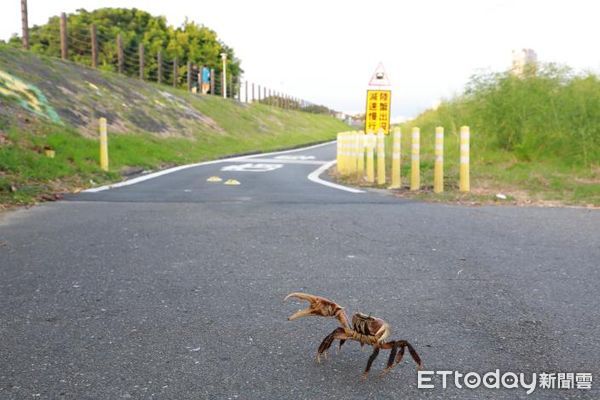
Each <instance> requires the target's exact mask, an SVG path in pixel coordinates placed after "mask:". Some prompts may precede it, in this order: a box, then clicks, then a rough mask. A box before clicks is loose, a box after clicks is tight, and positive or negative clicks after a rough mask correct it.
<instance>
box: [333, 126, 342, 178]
mask: <svg viewBox="0 0 600 400" xmlns="http://www.w3.org/2000/svg"><path fill="white" fill-rule="evenodd" d="M335 159H336V161H337V170H338V173H339V172H340V169H341V168H342V166H341V165H342V134H341V133H338V134H337V137H336V142H335Z"/></svg>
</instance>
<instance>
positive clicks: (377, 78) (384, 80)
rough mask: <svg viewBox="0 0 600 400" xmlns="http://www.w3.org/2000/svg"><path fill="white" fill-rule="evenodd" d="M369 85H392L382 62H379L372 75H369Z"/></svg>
mask: <svg viewBox="0 0 600 400" xmlns="http://www.w3.org/2000/svg"><path fill="white" fill-rule="evenodd" d="M369 86H392V83H391V82H390V78H389V76H388V74H387V72H385V68H383V64H382V63H379V65H378V66H377V69H376V70H375V72H374V73H373V76H371V80H370V81H369Z"/></svg>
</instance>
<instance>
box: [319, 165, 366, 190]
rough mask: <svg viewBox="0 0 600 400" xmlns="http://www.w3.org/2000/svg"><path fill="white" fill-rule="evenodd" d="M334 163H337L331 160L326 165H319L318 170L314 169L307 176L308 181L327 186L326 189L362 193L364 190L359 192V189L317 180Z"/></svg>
mask: <svg viewBox="0 0 600 400" xmlns="http://www.w3.org/2000/svg"><path fill="white" fill-rule="evenodd" d="M335 163H337V161H336V160H333V161H330V162H328V163H327V164H323V165H321V166H320V167H319V168H317V169H315V170H314V171H313V172H311V173H310V174H308V176H307V178H308V180H310V181H312V182H315V183H318V184H320V185H324V186H328V187H330V188H334V189H339V190H344V191H346V192H350V193H364V190H359V189H354V188H351V187H347V186H343V185H338V184H337V183H332V182H329V181H324V180H323V179H321V178H319V176H320V175H321V174H322V173H323V172H325V171H327V170H328V169H329V168H331V167H332V166H333V165H334V164H335Z"/></svg>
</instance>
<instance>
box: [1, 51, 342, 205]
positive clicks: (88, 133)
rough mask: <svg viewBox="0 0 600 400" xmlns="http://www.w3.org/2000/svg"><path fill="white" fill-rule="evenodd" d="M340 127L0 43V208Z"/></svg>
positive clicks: (311, 139) (313, 138)
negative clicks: (104, 166) (102, 154)
mask: <svg viewBox="0 0 600 400" xmlns="http://www.w3.org/2000/svg"><path fill="white" fill-rule="evenodd" d="M13 78H18V79H19V81H12V80H10V79H13ZM3 79H4V80H3ZM7 79H8V80H7ZM15 82H16V83H15ZM100 116H104V117H106V118H107V119H108V121H109V145H108V147H109V158H110V171H109V172H108V173H106V172H103V171H101V170H100V168H99V165H98V158H99V155H98V153H99V151H98V148H99V145H98V139H97V134H98V125H97V118H98V117H100ZM346 129H348V127H347V126H346V125H345V124H343V123H342V122H341V121H339V120H337V119H335V118H333V117H330V116H328V115H322V114H314V113H307V112H301V111H294V110H284V109H281V108H278V107H273V106H268V105H265V104H258V103H253V104H250V105H249V104H242V103H238V102H236V101H233V100H230V99H223V98H220V97H217V96H200V95H196V94H192V93H188V92H187V91H185V90H182V89H177V88H173V87H169V86H166V85H158V84H154V83H148V82H143V81H140V80H139V79H135V78H127V77H124V76H122V75H118V74H116V73H112V72H107V71H96V70H92V69H90V68H85V67H81V66H78V65H76V64H74V63H71V62H63V61H60V60H57V59H55V58H51V57H45V56H36V55H34V54H32V53H31V52H25V51H21V50H16V49H12V48H10V47H7V46H6V45H4V46H2V45H0V208H2V207H6V206H9V205H24V204H32V203H34V202H36V201H40V200H52V199H54V198H56V194H57V193H60V192H70V191H77V190H80V189H84V188H87V187H91V186H94V185H98V184H101V183H107V182H114V181H118V180H121V179H123V177H125V176H127V175H129V174H136V173H141V172H142V171H144V170H155V169H160V168H165V167H169V166H173V165H177V164H184V163H191V162H199V161H203V160H211V159H216V158H219V157H224V156H227V155H232V154H238V153H248V152H261V151H269V150H276V149H284V148H289V147H294V146H298V145H302V144H308V143H315V142H321V141H325V140H332V139H334V138H335V135H336V133H337V132H339V131H343V130H346ZM46 149H52V150H54V152H55V157H54V158H49V157H46V155H45V150H46Z"/></svg>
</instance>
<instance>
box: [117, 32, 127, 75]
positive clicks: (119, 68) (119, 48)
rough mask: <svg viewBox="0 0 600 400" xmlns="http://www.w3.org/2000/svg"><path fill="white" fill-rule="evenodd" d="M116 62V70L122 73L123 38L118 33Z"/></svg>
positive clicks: (123, 60)
mask: <svg viewBox="0 0 600 400" xmlns="http://www.w3.org/2000/svg"><path fill="white" fill-rule="evenodd" d="M117 63H118V66H117V71H118V72H119V73H120V74H122V73H123V65H124V63H125V58H124V55H123V38H122V37H121V34H120V33H119V34H118V35H117Z"/></svg>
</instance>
